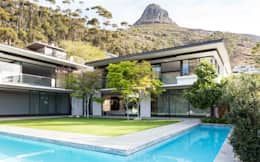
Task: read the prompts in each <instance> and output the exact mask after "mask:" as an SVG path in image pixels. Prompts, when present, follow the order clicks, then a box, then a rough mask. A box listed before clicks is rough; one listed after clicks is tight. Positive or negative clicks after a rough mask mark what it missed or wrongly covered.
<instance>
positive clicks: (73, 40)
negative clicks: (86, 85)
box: [0, 0, 260, 67]
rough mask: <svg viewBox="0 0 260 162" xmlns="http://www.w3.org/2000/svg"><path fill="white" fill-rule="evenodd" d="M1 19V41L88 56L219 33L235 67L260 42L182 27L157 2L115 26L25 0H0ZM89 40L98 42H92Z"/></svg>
mask: <svg viewBox="0 0 260 162" xmlns="http://www.w3.org/2000/svg"><path fill="white" fill-rule="evenodd" d="M64 2H65V1H64ZM86 3H87V2H86ZM89 10H92V11H94V12H97V13H100V15H101V16H103V18H102V19H105V20H106V19H107V18H109V17H111V15H110V13H109V12H108V11H107V10H106V9H104V8H102V7H100V6H96V7H92V8H91V9H89ZM104 16H105V17H104ZM0 19H1V21H0V43H7V44H10V45H14V46H18V47H25V46H26V44H29V43H31V42H33V41H42V42H49V43H55V44H58V45H60V46H61V47H63V48H65V50H67V52H68V53H69V54H71V55H72V54H73V55H78V56H80V57H84V58H85V59H86V60H90V59H91V60H95V59H100V58H101V57H100V53H102V52H100V51H99V49H102V50H103V51H107V52H109V53H114V54H117V55H128V54H133V53H139V52H145V51H151V50H157V49H162V48H168V47H176V46H181V45H186V44H190V43H195V42H200V41H206V40H212V39H222V38H223V39H224V40H225V42H226V46H227V49H228V51H229V55H230V58H231V64H232V66H233V67H234V66H236V65H256V64H257V63H256V59H255V57H254V56H253V55H252V51H259V52H258V53H260V45H259V46H258V48H257V49H256V48H254V47H256V44H257V43H258V42H260V37H259V36H256V35H248V34H236V33H228V32H221V31H207V30H203V29H190V28H185V27H181V26H178V25H177V24H176V23H174V21H173V20H172V19H171V18H170V17H169V15H168V12H167V11H166V10H164V9H162V8H161V7H159V5H156V4H151V5H149V6H148V7H147V8H146V9H145V11H144V13H143V14H142V16H141V18H140V19H139V20H138V21H137V22H136V25H133V26H131V27H129V28H125V26H124V28H120V27H119V28H117V30H106V29H104V28H103V27H100V26H99V24H101V23H102V21H100V20H98V19H90V18H88V19H86V18H82V15H81V11H80V10H76V11H73V10H72V11H71V10H67V9H65V8H63V9H62V8H56V9H54V8H51V7H43V6H39V5H38V4H37V3H31V2H30V1H27V0H26V1H17V0H8V1H1V0H0ZM86 24H87V25H86ZM123 24H127V23H123ZM137 24H138V25H137ZM106 25H108V26H109V24H106ZM111 25H112V26H111ZM115 26H117V24H110V27H115ZM114 29H116V27H115V28H114ZM64 44H65V45H64ZM93 46H95V47H98V48H97V49H96V48H92V47H93ZM70 47H73V48H70ZM74 47H75V48H74ZM253 48H254V50H252V49H253ZM82 49H84V50H82ZM93 50H94V51H95V52H97V53H99V55H98V54H95V55H93V53H95V52H91V53H89V52H82V51H93ZM78 51H81V52H80V53H79V52H78ZM91 54H92V55H91ZM82 55H84V56H82ZM258 64H259V63H258ZM258 66H259V65H258Z"/></svg>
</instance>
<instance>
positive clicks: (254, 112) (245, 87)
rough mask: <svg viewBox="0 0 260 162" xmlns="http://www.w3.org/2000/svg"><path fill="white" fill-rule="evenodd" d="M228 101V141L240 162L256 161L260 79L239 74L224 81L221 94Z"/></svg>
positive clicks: (259, 146)
mask: <svg viewBox="0 0 260 162" xmlns="http://www.w3.org/2000/svg"><path fill="white" fill-rule="evenodd" d="M223 95H224V97H225V100H227V99H228V101H229V102H228V103H229V107H230V113H229V115H228V119H229V120H230V121H231V123H232V124H234V130H233V132H232V135H231V138H230V141H231V144H232V145H233V148H234V151H235V152H236V154H237V155H238V156H239V158H240V160H241V161H243V162H256V161H260V154H259V152H260V138H259V135H258V131H259V130H260V75H258V74H255V75H252V74H241V75H235V76H232V77H230V78H228V80H227V83H226V84H225V87H224V93H223Z"/></svg>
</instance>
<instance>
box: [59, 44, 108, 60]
mask: <svg viewBox="0 0 260 162" xmlns="http://www.w3.org/2000/svg"><path fill="white" fill-rule="evenodd" d="M60 46H61V47H63V48H64V49H65V50H66V52H67V54H68V55H69V56H78V57H81V58H83V59H84V60H85V61H94V60H96V59H103V58H105V52H104V51H102V50H101V49H99V48H97V47H94V46H92V45H90V44H89V43H85V42H82V41H61V42H60Z"/></svg>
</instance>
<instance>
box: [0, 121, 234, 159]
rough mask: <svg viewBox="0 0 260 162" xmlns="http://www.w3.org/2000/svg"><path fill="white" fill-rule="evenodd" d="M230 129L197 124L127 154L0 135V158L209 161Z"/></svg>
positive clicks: (213, 157)
mask: <svg viewBox="0 0 260 162" xmlns="http://www.w3.org/2000/svg"><path fill="white" fill-rule="evenodd" d="M230 130H231V127H227V126H208V125H199V126H196V127H194V128H192V129H190V130H188V131H186V132H184V133H181V134H180V135H178V136H175V137H173V138H171V139H169V140H167V141H164V142H162V143H160V144H157V145H154V146H152V147H150V148H148V149H145V150H143V151H140V152H137V153H135V154H133V155H130V156H118V155H113V154H106V153H101V152H95V151H88V150H81V149H75V148H71V147H65V146H60V145H55V144H50V143H46V142H38V141H32V140H27V139H26V140H25V139H20V138H15V137H10V136H5V135H0V162H212V161H214V159H215V157H216V155H217V153H218V152H219V150H220V148H221V146H222V144H223V142H224V141H225V139H226V138H227V136H228V133H229V132H230ZM136 140H138V139H136Z"/></svg>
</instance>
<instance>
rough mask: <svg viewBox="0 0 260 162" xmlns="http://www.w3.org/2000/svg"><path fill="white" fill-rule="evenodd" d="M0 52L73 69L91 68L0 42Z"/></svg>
mask: <svg viewBox="0 0 260 162" xmlns="http://www.w3.org/2000/svg"><path fill="white" fill-rule="evenodd" d="M0 52H3V53H7V54H9V55H14V56H17V57H24V58H28V59H33V60H37V61H41V62H45V63H49V64H54V65H58V66H65V67H70V68H74V69H82V68H85V69H91V67H89V66H86V65H82V64H78V63H75V62H71V61H68V60H64V59H60V58H56V57H52V56H46V55H43V54H41V53H38V52H34V51H30V50H25V49H21V48H16V47H12V46H8V45H3V44H0Z"/></svg>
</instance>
